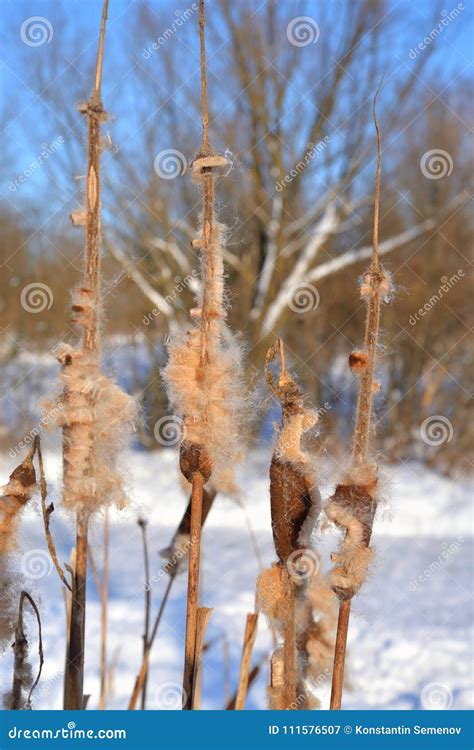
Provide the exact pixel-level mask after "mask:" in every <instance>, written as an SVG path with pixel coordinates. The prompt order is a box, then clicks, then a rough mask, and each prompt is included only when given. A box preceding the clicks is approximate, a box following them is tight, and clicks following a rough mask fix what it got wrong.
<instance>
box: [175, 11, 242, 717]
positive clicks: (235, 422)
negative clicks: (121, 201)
mask: <svg viewBox="0 0 474 750" xmlns="http://www.w3.org/2000/svg"><path fill="white" fill-rule="evenodd" d="M204 32H205V14H204V0H200V3H199V39H200V58H201V103H202V107H201V109H202V131H203V140H202V145H201V148H200V150H199V153H198V155H197V156H196V158H195V160H194V162H193V168H192V171H193V176H194V177H195V179H196V180H197V181H198V183H199V185H200V188H201V195H202V217H201V227H200V236H199V237H198V238H197V240H196V241H194V242H193V247H196V248H198V249H199V251H200V259H201V272H202V281H203V283H202V293H201V297H200V299H199V300H198V307H197V309H195V310H193V311H192V317H193V320H194V326H193V327H192V328H191V329H190V330H189V331H188V332H187V333H186V334H185V336H184V337H181V338H179V339H178V340H173V341H172V342H171V343H170V346H169V362H168V365H167V367H166V368H165V371H164V379H165V382H166V385H167V389H168V393H169V397H170V401H171V404H172V407H173V409H174V411H175V412H176V413H177V414H179V415H180V416H181V418H182V420H183V436H182V442H181V450H180V468H181V472H182V474H183V476H184V477H185V478H186V479H187V480H188V481H189V482H190V483H191V484H192V504H191V520H190V536H191V547H190V553H189V567H188V597H187V613H186V641H185V657H184V675H183V693H184V696H185V704H184V708H185V709H190V708H191V707H192V705H193V686H194V671H195V667H196V627H197V609H198V600H199V568H200V554H201V551H200V550H201V548H200V540H201V526H202V510H203V491H204V485H205V484H207V482H208V481H209V480H210V478H211V476H212V484H213V486H214V487H215V489H216V490H218V491H234V490H235V488H236V482H235V476H234V471H235V466H236V463H238V462H239V461H240V460H241V459H242V457H243V450H242V445H241V443H240V433H241V421H242V416H241V412H242V409H241V405H242V403H243V399H242V394H241V387H242V382H243V381H242V378H241V354H240V349H239V347H238V346H237V344H236V342H235V341H234V340H233V338H232V336H231V334H230V332H229V331H228V329H227V326H226V322H225V318H226V311H225V307H224V264H223V259H222V256H223V243H224V227H223V226H222V225H221V224H219V223H218V221H217V219H216V209H215V179H216V170H217V169H218V168H220V167H221V166H224V165H225V164H226V159H225V158H224V157H220V156H218V155H216V154H215V153H214V152H213V150H212V148H211V145H210V141H209V115H208V108H207V80H206V50H205V38H204Z"/></svg>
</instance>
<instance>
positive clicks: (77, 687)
mask: <svg viewBox="0 0 474 750" xmlns="http://www.w3.org/2000/svg"><path fill="white" fill-rule="evenodd" d="M107 10H108V0H104V4H103V10H102V20H101V28H100V36H99V48H98V53H97V62H96V74H95V84H94V89H93V92H92V94H91V96H90V98H89V99H88V101H87V102H86V103H85V104H83V105H81V107H80V111H81V113H82V114H83V115H84V116H85V117H86V118H87V127H88V146H87V177H86V208H85V210H84V211H81V212H80V214H79V215H78V213H77V212H76V213H75V214H74V215H73V223H74V225H76V226H84V228H85V236H86V244H85V251H84V263H83V279H82V283H81V284H80V285H79V286H78V287H77V288H76V289H74V290H73V292H72V300H71V312H72V319H73V323H74V324H75V326H76V329H77V331H78V334H79V341H78V343H77V344H76V345H75V346H70V345H68V344H64V345H62V346H61V347H59V349H58V351H57V358H58V361H59V362H60V364H61V375H60V381H61V385H62V394H61V396H60V404H61V408H57V409H55V413H56V414H57V415H58V416H57V420H56V425H57V426H60V427H61V428H62V431H63V502H64V504H65V506H66V507H67V508H69V509H71V510H74V511H75V513H76V564H75V571H74V576H73V587H72V589H73V590H72V597H71V616H70V633H69V639H68V657H67V659H66V675H65V685H66V687H65V708H67V709H82V708H83V706H84V698H83V679H84V636H85V603H86V580H87V546H88V543H87V539H88V528H89V522H90V518H91V515H92V514H93V513H95V512H97V511H98V510H101V509H102V508H104V506H106V505H110V504H112V503H114V504H116V505H117V506H118V507H122V506H123V504H124V502H125V496H124V492H123V488H122V480H121V477H120V475H119V473H118V472H117V470H116V467H115V464H116V456H117V451H118V447H119V439H120V438H121V437H122V435H123V433H124V431H125V427H126V426H128V425H130V424H131V423H132V422H133V420H134V418H135V415H136V407H135V403H134V401H133V399H131V398H130V397H129V396H127V395H126V394H125V393H123V392H122V391H121V390H120V388H119V387H118V386H117V385H116V384H115V383H113V382H112V381H111V380H109V379H108V378H106V377H105V376H104V375H103V374H102V373H101V370H100V351H101V347H100V341H101V305H100V302H101V271H100V245H101V225H100V224H101V201H100V157H101V139H100V130H101V126H102V124H103V123H104V121H105V120H106V117H107V115H106V113H105V111H104V107H103V104H102V96H101V82H102V66H103V57H104V40H105V27H106V21H107Z"/></svg>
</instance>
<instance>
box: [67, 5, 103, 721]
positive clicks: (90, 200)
mask: <svg viewBox="0 0 474 750" xmlns="http://www.w3.org/2000/svg"><path fill="white" fill-rule="evenodd" d="M107 10H108V0H104V3H103V6H102V18H101V25H100V35H99V46H98V52H97V61H96V73H95V83H94V91H93V93H92V95H91V97H90V99H89V101H88V103H87V106H86V108H85V110H84V112H85V114H86V116H87V121H88V157H87V161H88V164H87V185H86V187H87V190H86V192H87V221H86V248H85V256H84V286H85V287H86V288H87V289H89V290H90V291H91V293H92V300H93V303H92V309H91V318H90V321H89V322H88V324H87V326H85V328H84V335H83V349H84V352H86V353H87V354H88V355H89V356H90V357H91V359H93V360H95V361H98V360H99V356H100V304H99V301H100V234H101V231H100V153H101V146H100V125H101V122H102V119H103V117H104V109H103V106H102V99H101V82H102V65H103V56H104V41H105V27H106V21H107ZM67 430H68V428H66V429H65V430H64V432H65V435H64V446H66V445H67ZM92 437H93V436H92ZM67 451H68V449H67V447H63V453H64V455H65V456H66V455H67ZM90 463H91V465H93V463H94V448H93V446H92V449H91V456H90ZM66 492H67V487H66ZM88 527H89V517H88V515H87V514H86V513H85V512H84V511H83V510H79V511H78V512H77V515H76V567H75V575H74V580H73V587H72V594H71V622H70V634H69V642H68V652H67V658H66V674H65V689H64V692H65V697H64V708H65V709H69V710H81V709H83V708H84V694H83V688H84V649H85V615H86V580H87V549H88V541H87V538H88Z"/></svg>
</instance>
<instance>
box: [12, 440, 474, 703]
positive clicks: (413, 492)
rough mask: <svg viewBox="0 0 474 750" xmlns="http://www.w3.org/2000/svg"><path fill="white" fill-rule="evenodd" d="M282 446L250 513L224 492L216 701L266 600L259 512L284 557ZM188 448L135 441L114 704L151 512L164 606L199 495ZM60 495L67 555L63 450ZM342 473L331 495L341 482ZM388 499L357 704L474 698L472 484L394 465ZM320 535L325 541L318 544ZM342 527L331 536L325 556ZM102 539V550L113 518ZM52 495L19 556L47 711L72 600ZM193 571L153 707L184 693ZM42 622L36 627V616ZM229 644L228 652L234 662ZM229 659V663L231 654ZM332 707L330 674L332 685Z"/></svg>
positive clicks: (207, 569)
mask: <svg viewBox="0 0 474 750" xmlns="http://www.w3.org/2000/svg"><path fill="white" fill-rule="evenodd" d="M269 451H270V449H269V448H268V449H266V450H263V449H262V450H261V451H260V452H258V453H256V454H254V456H253V457H252V459H251V461H250V463H249V465H248V466H247V471H246V477H247V479H245V480H244V481H243V483H242V484H243V494H242V500H243V502H244V506H245V510H243V509H242V507H240V506H239V505H238V504H237V503H236V502H235V501H232V500H230V499H228V498H224V497H218V498H217V499H216V502H215V505H214V507H213V509H212V510H211V513H210V515H209V518H208V521H207V523H206V527H205V531H204V537H203V574H202V604H203V605H205V606H209V607H213V608H214V611H213V614H212V617H211V620H210V625H209V629H208V638H207V640H208V644H209V646H208V649H207V651H206V654H205V664H204V677H203V708H222V707H223V705H224V703H225V695H226V691H227V692H228V691H229V690H231V691H233V690H234V688H235V685H236V680H237V674H238V665H239V659H240V651H241V646H242V636H243V631H244V625H245V616H246V613H247V612H250V611H252V610H253V608H254V594H255V579H256V575H257V573H258V568H259V566H258V561H257V559H256V554H255V548H254V545H253V544H252V541H251V537H250V535H249V529H248V525H247V522H248V520H249V521H250V523H251V527H252V529H253V533H254V535H255V538H256V540H257V543H258V547H259V550H260V553H261V557H262V559H263V563H264V564H265V565H268V564H269V563H270V562H271V561H272V560H273V559H274V552H273V546H272V539H271V531H270V514H269V499H268V481H267V471H268V461H269ZM176 458H177V457H176V452H175V451H174V450H171V449H167V450H163V451H160V452H155V453H145V452H139V451H129V452H128V453H127V454H126V456H125V461H124V465H125V466H126V469H127V472H128V477H127V480H128V483H129V485H130V487H133V493H131V500H130V505H129V507H128V508H127V510H125V511H123V512H122V513H121V514H120V515H119V514H116V513H114V514H113V516H112V518H113V525H112V533H111V581H110V610H109V640H108V648H109V657H110V658H111V659H112V660H113V661H115V662H116V666H115V676H114V685H113V693H112V695H111V697H110V701H109V707H111V708H124V707H126V704H127V701H128V698H129V696H130V692H131V689H132V686H133V682H134V678H135V675H136V671H137V666H138V665H139V662H140V655H141V649H142V641H141V634H142V629H143V596H144V590H143V562H142V547H141V541H140V531H139V528H138V526H137V523H136V519H137V517H138V516H139V515H142V516H144V517H146V518H148V520H149V521H150V524H149V537H150V548H151V568H152V575H151V578H152V580H153V581H154V583H153V586H152V593H153V601H154V607H155V610H156V607H157V605H158V604H159V602H160V599H161V596H162V593H163V590H164V587H165V585H166V580H167V576H166V575H163V574H162V572H161V571H162V565H163V560H162V558H161V557H160V556H159V554H158V550H160V549H162V548H163V547H166V546H167V545H168V544H169V542H170V539H171V537H172V535H173V532H174V530H175V527H176V525H177V523H178V521H179V519H180V517H181V515H182V512H183V509H184V507H185V504H186V502H187V498H186V497H185V495H184V494H183V493H182V492H181V491H180V490H179V477H178V471H177V460H176ZM14 465H15V460H14V459H12V458H11V457H9V456H8V455H3V456H2V457H0V477H1V478H2V482H3V481H6V480H7V478H8V474H9V473H10V471H11V470H12V468H13V467H14ZM46 472H47V478H48V482H49V488H50V499H52V500H53V501H55V505H56V508H57V511H56V512H55V513H54V514H53V517H52V528H53V532H54V536H55V539H56V542H57V546H58V550H59V556H60V559H61V560H67V559H68V557H69V550H70V547H71V544H72V542H73V538H72V534H71V524H70V523H68V519H67V517H66V515H64V513H63V512H62V511H61V510H60V501H59V499H58V477H59V476H60V462H59V454H58V453H57V452H49V453H47V455H46ZM330 477H331V473H330V472H329V471H328V472H327V475H326V477H325V480H324V483H325V486H324V496H325V497H327V496H328V495H329V493H330V491H331V489H332V487H331V479H330ZM385 478H386V484H387V497H388V500H387V502H386V504H385V505H384V507H383V508H382V509H381V510H380V513H379V516H378V518H377V522H376V526H375V533H374V538H373V541H374V545H375V548H376V552H377V558H376V564H375V567H374V570H373V572H372V575H371V577H370V580H369V581H368V582H367V584H366V585H365V587H364V589H363V591H362V592H361V594H360V595H359V596H358V597H357V599H356V600H355V601H354V604H353V616H352V620H351V627H350V639H349V657H348V674H349V682H350V690H348V691H347V692H346V694H345V703H344V705H345V707H346V708H362V709H364V708H366V709H369V708H371V709H374V708H375V709H383V708H392V709H402V708H408V709H417V708H436V707H443V708H444V707H445V708H447V707H451V708H470V707H472V705H473V694H472V649H471V647H472V630H471V627H472V603H471V602H472V600H471V579H472V511H471V492H470V487H469V485H468V483H467V482H466V483H459V482H458V483H453V482H452V481H450V480H448V479H444V478H443V477H440V476H439V475H437V474H435V473H434V472H432V471H428V470H426V469H425V468H423V467H422V466H421V465H420V464H405V465H403V466H396V467H386V468H385ZM318 543H319V542H318ZM335 543H336V539H335V536H334V535H333V534H331V533H325V534H324V535H323V536H322V548H323V560H324V566H326V567H327V566H328V556H329V551H330V550H331V549H334V545H335ZM92 546H93V548H94V550H95V556H96V558H97V562H98V563H100V559H101V551H100V548H101V525H100V523H97V524H96V527H95V529H94V531H93V538H92ZM45 550H46V548H45V542H44V536H43V530H42V522H41V516H40V509H39V504H34V505H33V506H32V507H30V508H29V509H28V510H26V511H25V512H24V515H23V518H22V524H21V536H20V550H19V552H18V555H17V557H16V562H15V564H16V566H17V567H18V568H19V569H21V570H22V571H23V572H24V573H26V574H27V578H26V579H25V585H26V584H27V585H28V588H29V590H30V591H31V592H32V593H33V595H34V596H35V597H36V598H37V600H38V601H39V603H40V607H41V612H42V619H43V628H44V643H45V665H44V672H43V679H42V682H41V685H40V686H39V688H38V689H37V692H36V700H35V707H36V708H59V707H60V706H61V694H62V676H63V662H64V649H65V646H64V604H63V598H62V594H61V587H60V584H59V581H58V579H57V576H56V573H55V571H54V570H51V566H50V564H49V558H48V557H47V555H46V552H45ZM88 585H89V607H88V612H87V653H86V665H87V666H86V684H85V692H86V693H90V694H91V698H90V703H89V707H90V708H95V707H96V706H97V697H98V688H99V675H98V663H99V640H100V617H99V616H100V609H99V602H98V597H97V592H96V590H95V586H94V582H93V580H92V578H90V580H89V584H88ZM185 588H186V577H185V576H184V575H181V576H180V577H179V578H178V579H177V580H176V581H175V584H174V587H173V589H172V594H171V598H170V601H169V604H168V607H167V609H166V614H165V618H164V620H163V622H162V626H161V629H160V632H159V636H158V638H157V641H156V643H155V646H154V650H153V658H152V668H151V678H150V684H149V708H166V707H169V708H173V707H175V708H176V707H178V703H179V684H180V682H181V677H182V661H183V638H184V625H185V606H184V605H185ZM31 629H33V623H32V622H31ZM269 649H270V637H269V632H268V629H267V627H266V624H265V623H264V621H263V620H261V621H260V623H259V631H258V636H257V640H256V644H255V650H254V663H255V662H256V661H258V660H259V659H260V658H261V657H265V655H266V654H267V653H268V652H269ZM226 653H228V654H229V659H227V658H226ZM227 663H229V664H230V667H229V668H227V666H226V664H227ZM10 675H11V656H10V654H9V653H8V652H7V654H6V655H5V656H4V658H3V659H2V665H1V689H2V692H3V691H4V690H5V689H8V687H9V683H10ZM267 677H268V675H267V671H266V668H265V669H264V670H263V672H262V673H261V675H260V677H259V679H258V681H257V682H256V683H255V684H254V685H253V686H252V688H251V690H250V693H249V696H248V704H247V706H248V708H264V707H265V685H266V681H267ZM319 696H320V698H321V700H322V706H323V708H326V707H328V700H329V681H327V682H326V683H325V684H323V685H322V686H321V689H320V690H319Z"/></svg>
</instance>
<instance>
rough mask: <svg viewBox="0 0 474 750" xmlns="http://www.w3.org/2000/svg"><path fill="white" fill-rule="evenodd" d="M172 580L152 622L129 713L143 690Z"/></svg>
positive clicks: (171, 579) (171, 578)
mask: <svg viewBox="0 0 474 750" xmlns="http://www.w3.org/2000/svg"><path fill="white" fill-rule="evenodd" d="M174 579H175V576H174V575H172V576H170V578H169V580H168V585H167V586H166V589H165V593H164V595H163V599H162V600H161V605H160V608H159V610H158V614H157V615H156V619H155V622H154V625H153V629H152V631H151V633H150V638H149V639H148V647H147V649H146V652H145V654H144V655H143V660H142V664H141V667H140V671H139V673H138V675H137V678H136V680H135V685H134V687H133V692H132V695H131V697H130V700H129V703H128V710H129V711H133V710H134V709H135V708H136V706H137V702H138V698H139V697H140V693H141V691H142V689H143V684H144V682H145V678H146V676H147V674H148V666H149V662H150V653H151V649H152V646H153V641H154V640H155V636H156V634H157V632H158V627H159V625H160V622H161V618H162V615H163V612H164V611H165V607H166V603H167V601H168V597H169V595H170V591H171V587H172V585H173V581H174Z"/></svg>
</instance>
